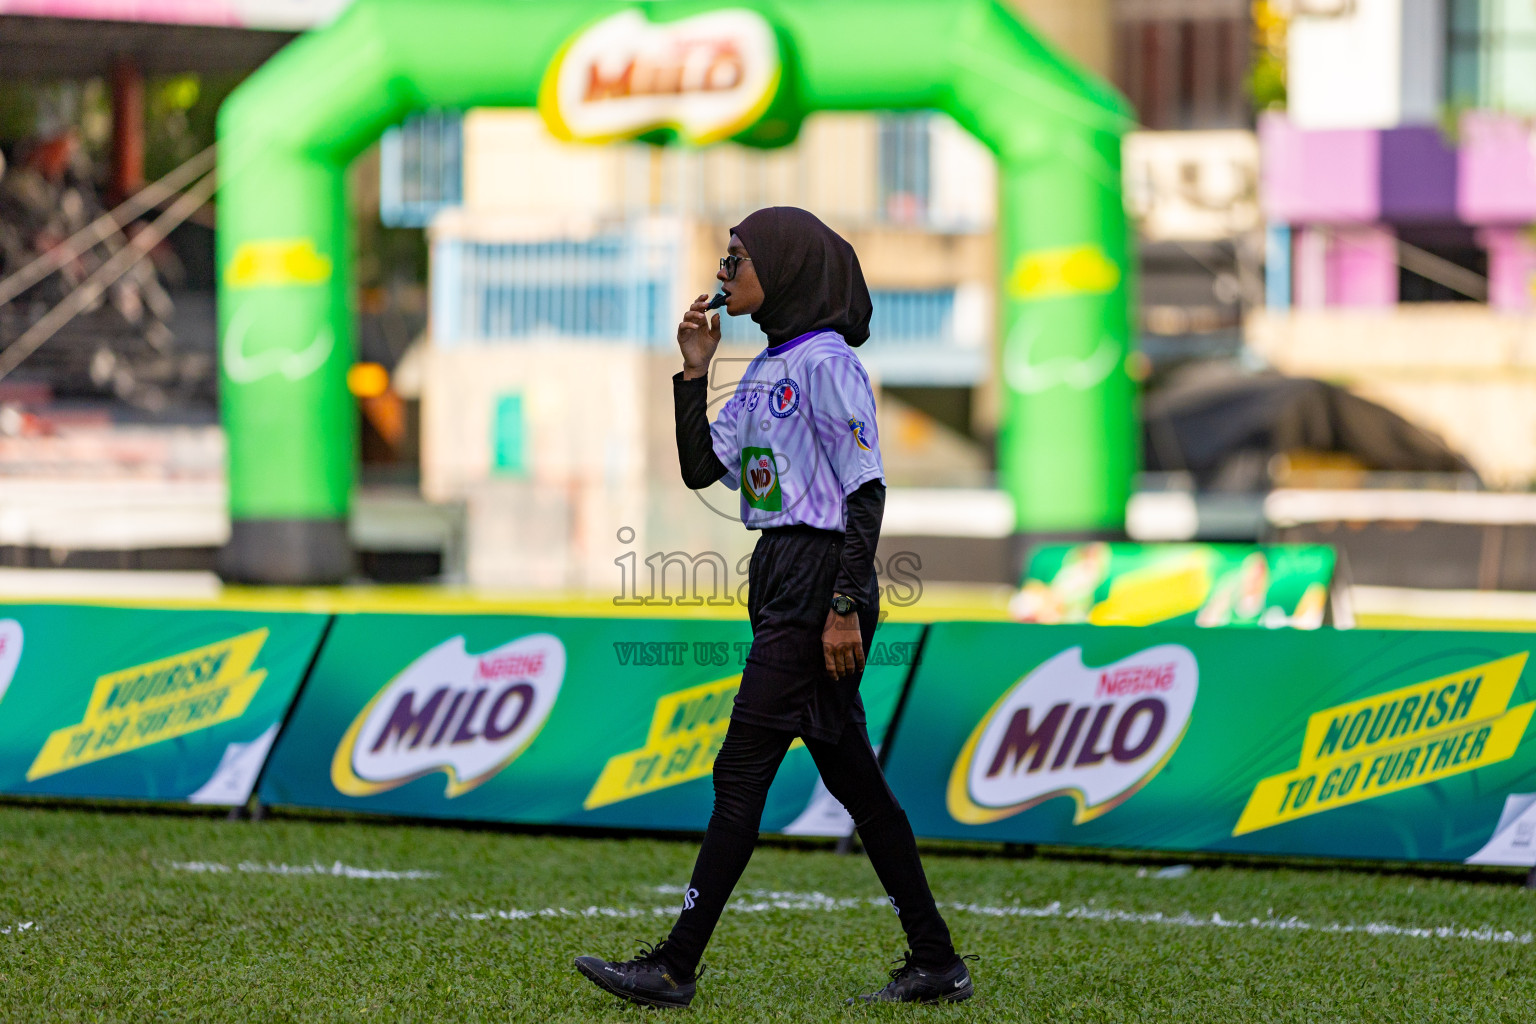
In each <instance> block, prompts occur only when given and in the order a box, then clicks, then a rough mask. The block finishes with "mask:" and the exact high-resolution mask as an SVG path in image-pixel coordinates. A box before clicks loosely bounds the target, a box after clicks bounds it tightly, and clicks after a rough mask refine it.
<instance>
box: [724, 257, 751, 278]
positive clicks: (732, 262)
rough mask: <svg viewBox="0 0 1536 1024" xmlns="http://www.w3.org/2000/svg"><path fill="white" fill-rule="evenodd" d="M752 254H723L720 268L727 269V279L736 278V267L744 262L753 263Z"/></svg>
mask: <svg viewBox="0 0 1536 1024" xmlns="http://www.w3.org/2000/svg"><path fill="white" fill-rule="evenodd" d="M751 262H752V257H751V256H722V257H720V269H721V270H723V271H725V279H726V280H727V281H734V280H736V268H737V267H739V266H741V265H742V264H743V263H751Z"/></svg>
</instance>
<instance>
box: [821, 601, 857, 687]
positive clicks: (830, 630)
mask: <svg viewBox="0 0 1536 1024" xmlns="http://www.w3.org/2000/svg"><path fill="white" fill-rule="evenodd" d="M821 655H822V658H823V659H824V660H825V662H826V666H827V675H829V676H831V677H832V678H833V679H841V678H843V676H851V675H854V674H856V673H858V672H860V671H862V670H863V668H864V635H863V634H862V633H860V632H859V615H858V613H857V612H849V613H848V614H847V615H839V614H837V612H835V611H833V610H832V609H830V608H829V609H827V624H826V626H825V627H823V628H822V631H821Z"/></svg>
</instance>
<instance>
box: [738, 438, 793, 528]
mask: <svg viewBox="0 0 1536 1024" xmlns="http://www.w3.org/2000/svg"><path fill="white" fill-rule="evenodd" d="M741 494H742V497H744V498H746V499H747V504H748V505H750V506H752V507H753V508H760V509H762V510H764V511H765V512H782V511H784V492H783V491H782V490H780V489H779V467H778V463H776V462H775V461H774V459H773V449H772V448H743V449H742V450H741Z"/></svg>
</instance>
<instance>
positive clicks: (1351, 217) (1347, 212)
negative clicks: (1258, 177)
mask: <svg viewBox="0 0 1536 1024" xmlns="http://www.w3.org/2000/svg"><path fill="white" fill-rule="evenodd" d="M1377 135H1378V133H1377V132H1374V131H1366V130H1361V131H1328V132H1309V131H1302V130H1300V129H1298V128H1296V127H1295V126H1294V125H1292V124H1291V123H1290V121H1289V120H1287V119H1286V117H1285V115H1283V114H1265V115H1264V116H1263V117H1262V118H1261V119H1260V120H1259V145H1260V152H1261V153H1262V154H1263V169H1262V172H1261V173H1262V181H1261V186H1260V187H1261V190H1262V194H1263V201H1264V213H1265V215H1266V216H1267V217H1268V218H1269V219H1270V220H1272V221H1278V222H1280V223H1284V224H1308V223H1320V224H1361V223H1370V222H1372V221H1376V220H1380V219H1381V148H1380V146H1379V145H1378V142H1377V138H1376V136H1377Z"/></svg>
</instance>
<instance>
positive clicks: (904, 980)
mask: <svg viewBox="0 0 1536 1024" xmlns="http://www.w3.org/2000/svg"><path fill="white" fill-rule="evenodd" d="M976 959H979V958H978V957H977V956H976V955H975V954H974V953H972V954H970V955H968V956H963V957H958V956H957V957H955V962H954V963H953V964H951V965H950V966H948V967H945V968H942V969H940V970H936V971H935V970H928V969H927V968H923V967H919V966H917V965H916V964H914V963H913V962H912V954H911V953H903V954H902V955H901V959H900V960H896V961H894V963H897V964H900V965H901V966H899V967H897V968H896V969H895V970H894V971H892V972H891V983H890V984H889V985H887V986H885V988H883V989H881V990H880V991H878V992H870V993H868V994H866V995H862V996H854V997H853V998H851V999H849V1000H848V1001H847V1002H848V1004H849V1005H850V1006H851V1005H853V1004H854V1003H958V1002H959V1001H960V1000H962V999H969V998H971V995H972V993H973V992H974V991H975V989H974V988H972V986H971V972H970V970H969V969H968V968H967V967H966V966H965V962H966V961H967V960H976Z"/></svg>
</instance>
